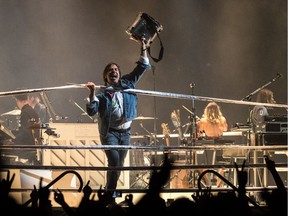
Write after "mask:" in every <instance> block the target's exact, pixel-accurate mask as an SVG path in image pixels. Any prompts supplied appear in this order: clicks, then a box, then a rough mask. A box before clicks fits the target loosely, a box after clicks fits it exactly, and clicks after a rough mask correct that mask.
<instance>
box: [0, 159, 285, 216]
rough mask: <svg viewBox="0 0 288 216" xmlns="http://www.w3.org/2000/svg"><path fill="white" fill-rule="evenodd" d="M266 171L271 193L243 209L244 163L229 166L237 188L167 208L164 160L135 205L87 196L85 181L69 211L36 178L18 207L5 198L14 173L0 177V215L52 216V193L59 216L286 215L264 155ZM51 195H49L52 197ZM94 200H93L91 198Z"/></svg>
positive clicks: (167, 163)
mask: <svg viewBox="0 0 288 216" xmlns="http://www.w3.org/2000/svg"><path fill="white" fill-rule="evenodd" d="M265 161H266V168H267V169H268V170H269V172H270V173H271V175H272V176H273V178H274V181H275V184H276V188H275V189H273V190H268V189H267V190H266V191H264V192H262V198H263V199H264V200H265V202H266V205H264V206H254V207H253V208H252V207H251V205H249V199H247V196H246V192H247V191H246V184H247V180H248V178H247V171H246V170H245V161H244V162H243V164H242V167H241V169H240V168H239V167H238V165H237V164H236V163H235V169H236V172H237V180H238V186H237V190H232V191H225V192H220V191H219V192H218V193H216V194H215V192H214V193H212V192H211V188H205V189H199V190H198V191H197V192H196V193H194V194H192V195H191V199H190V198H187V197H178V198H176V199H174V200H173V201H171V202H169V204H167V203H166V202H165V200H164V199H163V198H162V197H161V190H162V188H163V187H164V185H165V184H166V183H167V181H169V178H170V172H171V170H172V168H173V162H172V161H171V160H170V159H169V156H168V155H165V158H164V160H163V163H162V165H161V169H160V170H153V171H152V174H151V177H150V182H149V188H148V190H147V192H146V193H145V194H144V195H143V196H142V197H141V198H140V199H139V200H138V201H137V202H135V201H133V195H132V194H128V195H126V196H125V199H124V201H122V202H120V203H116V202H114V201H113V202H111V196H110V194H109V193H107V191H106V190H104V189H102V187H100V188H99V190H98V191H97V193H93V190H92V188H91V187H90V185H89V184H90V182H89V181H88V182H87V183H86V185H85V186H84V187H83V188H82V192H81V193H82V194H83V195H82V198H81V201H80V203H79V205H78V206H77V207H70V206H69V204H68V203H67V202H66V201H65V197H64V195H63V193H62V192H61V190H59V189H57V190H56V189H54V190H51V189H49V188H48V187H43V186H42V179H40V182H39V188H38V189H37V188H36V186H35V185H34V190H32V192H31V193H30V197H31V205H29V206H27V205H23V204H19V203H17V201H16V200H15V199H13V197H12V196H11V194H10V192H11V186H12V183H13V180H14V178H15V174H13V175H12V176H10V172H9V171H8V172H7V175H6V178H4V179H2V180H1V182H0V206H1V215H9V216H14V215H15V216H19V215H26V214H27V215H30V216H34V215H35V216H36V215H37V216H38V215H41V216H54V215H57V214H56V213H55V212H54V211H53V206H52V204H51V203H52V202H51V201H52V200H51V196H50V193H54V196H52V197H53V198H54V201H55V202H56V203H58V204H59V205H60V206H61V207H60V208H62V210H63V211H62V212H61V215H66V216H90V215H91V216H92V215H101V216H102V215H103V216H106V215H107V216H114V215H117V216H122V215H123V216H130V215H131V216H132V215H146V216H147V215H152V214H153V215H155V214H156V215H157V214H159V215H167V216H174V215H179V214H180V212H181V214H185V215H191V216H192V215H193V216H197V215H201V216H206V215H207V216H211V215H214V214H217V215H222V216H226V215H227V216H228V215H236V216H238V215H239V216H242V215H245V216H249V215H251V216H258V215H259V216H270V215H271V216H272V215H273V216H274V215H277V216H286V215H287V189H286V187H285V185H284V183H283V181H282V180H281V178H280V176H279V173H278V172H277V170H276V166H275V162H274V161H273V160H271V159H270V158H269V157H268V156H265ZM52 195H53V194H52ZM96 196H97V197H96Z"/></svg>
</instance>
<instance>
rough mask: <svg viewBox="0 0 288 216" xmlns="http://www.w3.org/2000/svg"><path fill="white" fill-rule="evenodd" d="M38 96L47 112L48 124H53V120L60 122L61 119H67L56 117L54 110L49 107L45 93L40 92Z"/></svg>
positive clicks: (49, 103)
mask: <svg viewBox="0 0 288 216" xmlns="http://www.w3.org/2000/svg"><path fill="white" fill-rule="evenodd" d="M40 96H41V98H42V101H43V103H44V105H45V106H46V109H47V112H48V116H49V122H53V120H56V121H58V120H61V119H67V117H62V116H58V115H57V114H56V112H55V110H54V108H53V107H52V105H51V102H50V101H49V99H48V96H47V94H46V92H45V91H42V92H40Z"/></svg>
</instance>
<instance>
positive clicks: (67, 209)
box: [54, 189, 76, 216]
mask: <svg viewBox="0 0 288 216" xmlns="http://www.w3.org/2000/svg"><path fill="white" fill-rule="evenodd" d="M54 200H55V202H57V203H58V204H59V205H61V207H62V208H63V210H64V211H65V212H66V214H67V215H69V216H76V212H75V211H74V210H73V209H72V208H71V207H70V206H69V205H68V204H67V203H66V201H65V199H64V195H63V193H62V192H61V190H59V189H57V190H54Z"/></svg>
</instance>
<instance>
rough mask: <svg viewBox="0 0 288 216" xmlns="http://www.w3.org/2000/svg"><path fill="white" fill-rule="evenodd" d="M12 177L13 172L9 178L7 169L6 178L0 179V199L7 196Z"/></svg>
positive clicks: (13, 176)
mask: <svg viewBox="0 0 288 216" xmlns="http://www.w3.org/2000/svg"><path fill="white" fill-rule="evenodd" d="M5 172H6V171H5ZM14 178H15V173H13V175H12V177H11V179H10V171H9V170H7V176H6V179H2V181H1V183H0V199H1V201H2V200H5V199H7V198H8V196H9V192H10V190H11V186H12V183H13V181H14Z"/></svg>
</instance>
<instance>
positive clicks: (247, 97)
mask: <svg viewBox="0 0 288 216" xmlns="http://www.w3.org/2000/svg"><path fill="white" fill-rule="evenodd" d="M280 77H282V74H280V73H277V75H276V77H274V78H273V79H271V80H270V81H269V82H267V83H266V84H264V85H263V86H261V87H260V88H258V89H256V90H255V91H253V92H252V93H250V94H248V95H247V96H246V97H244V98H242V101H251V97H252V96H253V95H254V94H256V93H257V92H259V91H260V90H262V89H264V88H265V87H267V86H269V85H270V84H271V83H272V82H275V81H276V80H277V79H278V78H280Z"/></svg>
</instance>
